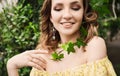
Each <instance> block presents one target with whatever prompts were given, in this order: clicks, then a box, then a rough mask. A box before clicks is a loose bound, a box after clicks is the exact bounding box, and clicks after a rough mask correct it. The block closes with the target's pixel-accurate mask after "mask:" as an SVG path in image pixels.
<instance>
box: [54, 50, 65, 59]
mask: <svg viewBox="0 0 120 76" xmlns="http://www.w3.org/2000/svg"><path fill="white" fill-rule="evenodd" d="M62 58H64V54H59V53H57V52H54V53H52V60H54V61H59V60H61V59H62Z"/></svg>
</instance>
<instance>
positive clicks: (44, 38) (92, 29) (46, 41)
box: [36, 0, 98, 50]
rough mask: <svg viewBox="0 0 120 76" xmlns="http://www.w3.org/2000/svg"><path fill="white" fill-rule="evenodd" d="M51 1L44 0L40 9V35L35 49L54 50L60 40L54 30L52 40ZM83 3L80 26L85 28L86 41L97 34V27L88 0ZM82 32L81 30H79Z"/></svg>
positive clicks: (95, 17)
mask: <svg viewBox="0 0 120 76" xmlns="http://www.w3.org/2000/svg"><path fill="white" fill-rule="evenodd" d="M51 2H52V0H44V3H43V6H42V8H41V11H40V31H41V36H40V38H39V43H38V45H37V47H36V49H39V48H44V49H47V50H55V49H56V48H57V47H58V43H59V42H60V35H59V33H58V32H56V34H55V36H56V39H55V40H54V41H53V40H52V30H51V29H52V26H53V24H52V23H51V21H50V16H51ZM83 5H84V15H83V24H82V26H83V27H84V28H85V30H87V32H88V33H87V35H86V36H85V37H84V42H85V43H88V42H89V41H90V39H92V38H93V37H94V36H96V35H98V33H97V28H98V23H97V17H98V15H97V13H96V12H95V11H94V10H92V8H91V6H90V5H89V1H88V0H84V1H83ZM80 33H81V34H82V32H80Z"/></svg>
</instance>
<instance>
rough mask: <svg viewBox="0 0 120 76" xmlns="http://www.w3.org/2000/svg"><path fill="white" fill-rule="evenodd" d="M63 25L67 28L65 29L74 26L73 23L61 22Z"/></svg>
mask: <svg viewBox="0 0 120 76" xmlns="http://www.w3.org/2000/svg"><path fill="white" fill-rule="evenodd" d="M61 24H62V25H63V26H64V27H65V28H70V27H72V26H73V24H74V23H73V22H61Z"/></svg>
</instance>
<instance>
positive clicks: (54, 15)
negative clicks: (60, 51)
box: [50, 0, 84, 43]
mask: <svg viewBox="0 0 120 76" xmlns="http://www.w3.org/2000/svg"><path fill="white" fill-rule="evenodd" d="M83 10H84V8H83V2H82V0H52V8H51V18H50V20H51V22H52V23H53V26H54V27H55V29H56V30H57V31H58V32H59V34H60V37H61V42H62V43H65V42H67V41H76V38H78V37H79V36H80V34H79V28H80V25H81V23H82V19H83ZM63 30H64V31H63Z"/></svg>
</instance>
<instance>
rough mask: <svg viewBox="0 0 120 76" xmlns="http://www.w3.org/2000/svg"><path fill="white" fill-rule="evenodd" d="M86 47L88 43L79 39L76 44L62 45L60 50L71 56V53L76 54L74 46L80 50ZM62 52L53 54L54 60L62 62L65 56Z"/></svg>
mask: <svg viewBox="0 0 120 76" xmlns="http://www.w3.org/2000/svg"><path fill="white" fill-rule="evenodd" d="M85 45H86V43H84V41H83V40H82V39H80V38H79V39H77V41H76V42H75V43H73V42H70V41H69V42H68V43H64V44H61V45H60V48H62V49H63V50H62V51H66V52H67V54H70V53H75V49H74V46H77V47H78V48H80V47H81V46H85ZM62 51H60V52H59V53H57V52H54V53H52V60H54V61H60V60H61V59H63V58H64V54H63V53H62Z"/></svg>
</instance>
